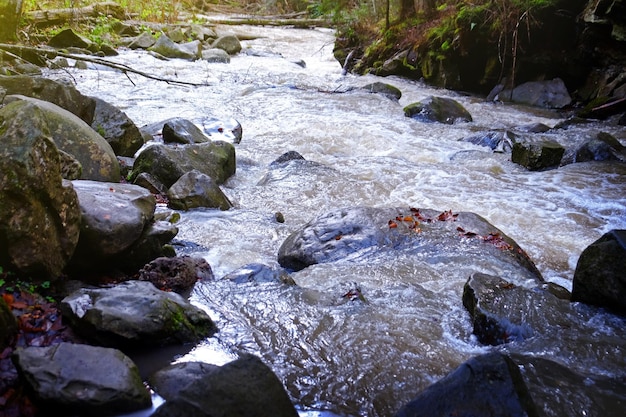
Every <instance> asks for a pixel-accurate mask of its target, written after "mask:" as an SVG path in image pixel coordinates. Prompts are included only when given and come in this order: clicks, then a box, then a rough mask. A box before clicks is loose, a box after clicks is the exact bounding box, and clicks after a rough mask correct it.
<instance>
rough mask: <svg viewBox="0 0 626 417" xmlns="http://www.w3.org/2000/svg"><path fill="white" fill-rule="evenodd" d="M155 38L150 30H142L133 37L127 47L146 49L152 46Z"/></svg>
mask: <svg viewBox="0 0 626 417" xmlns="http://www.w3.org/2000/svg"><path fill="white" fill-rule="evenodd" d="M155 43H156V39H154V36H152V34H151V33H150V32H142V33H141V34H140V35H139V36H137V37H135V38H133V39H132V40H131V41H130V43H129V44H128V47H129V48H130V49H148V48H151V47H152V46H154V44H155Z"/></svg>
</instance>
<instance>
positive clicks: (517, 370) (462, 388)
mask: <svg viewBox="0 0 626 417" xmlns="http://www.w3.org/2000/svg"><path fill="white" fill-rule="evenodd" d="M625 387H626V386H625V385H624V383H623V382H620V381H617V380H613V379H610V378H606V377H602V376H595V375H585V374H581V373H577V372H574V371H572V370H570V369H568V368H567V367H565V366H563V365H561V364H559V363H557V362H553V361H550V360H548V359H544V358H538V357H532V356H527V355H518V354H513V355H505V354H502V353H498V352H494V353H488V354H485V355H481V356H477V357H475V358H472V359H470V360H469V361H467V362H465V363H463V364H462V365H461V366H459V367H458V368H457V369H456V370H455V371H454V372H452V373H450V374H449V375H448V376H446V377H445V378H443V379H441V380H439V381H438V382H436V383H435V384H433V385H432V386H430V387H429V388H427V389H426V390H424V391H423V392H422V393H420V394H419V395H418V396H417V397H416V398H415V399H414V400H413V401H411V402H410V403H408V404H406V405H405V406H404V407H402V409H400V411H399V412H398V413H397V414H396V415H395V417H418V416H424V417H427V416H428V417H444V416H450V415H459V416H470V415H471V416H475V415H476V416H492V417H496V416H519V417H525V416H546V417H547V416H568V415H575V414H577V413H580V412H581V410H583V411H584V412H585V414H586V415H588V416H594V417H596V416H597V417H600V416H612V417H617V416H620V415H621V413H622V404H623V403H624V401H625V400H626V396H625V395H624V394H623V393H624V392H625V391H624V388H625Z"/></svg>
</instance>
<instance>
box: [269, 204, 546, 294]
mask: <svg viewBox="0 0 626 417" xmlns="http://www.w3.org/2000/svg"><path fill="white" fill-rule="evenodd" d="M385 254H387V255H392V256H402V254H406V255H407V256H412V257H413V258H414V259H415V260H416V261H419V260H423V262H424V263H428V262H431V261H430V260H431V259H435V260H436V261H437V262H438V263H442V264H446V266H447V267H449V268H451V269H453V268H458V269H459V270H464V269H466V268H468V266H469V265H476V264H479V263H480V265H481V268H483V269H484V270H487V269H492V270H493V271H500V272H498V274H501V273H502V274H504V275H506V274H508V275H509V276H514V277H516V278H517V279H518V280H519V281H520V282H525V281H530V282H532V283H538V282H540V281H541V280H542V279H541V274H540V273H539V271H538V270H537V268H536V267H535V265H534V263H533V262H532V261H531V260H530V259H529V258H528V256H527V255H526V254H525V252H524V251H523V250H522V249H521V248H520V247H519V246H518V245H517V244H516V243H515V242H514V241H513V240H512V239H511V238H509V237H508V236H506V235H505V234H504V233H502V232H501V231H500V230H498V229H497V228H496V227H495V226H493V225H491V224H490V223H489V222H487V221H486V220H485V219H483V218H482V217H480V216H478V215H477V214H474V213H469V212H461V213H452V212H450V211H448V212H437V211H434V210H429V209H417V208H408V207H407V208H404V209H403V208H374V207H352V208H343V209H337V210H333V211H330V212H328V213H325V214H322V215H320V216H318V217H317V218H316V219H313V220H311V221H310V222H309V223H307V224H305V225H304V226H303V227H301V228H300V229H299V230H297V231H295V232H293V233H292V234H291V235H290V236H289V237H287V239H286V240H285V241H284V242H283V244H282V245H281V247H280V249H279V251H278V262H279V263H280V264H281V265H282V266H283V267H284V268H287V269H291V270H296V271H298V270H301V269H304V268H306V267H307V266H310V265H315V264H321V263H330V262H340V261H349V262H358V261H359V260H360V259H370V257H372V256H374V257H376V256H381V255H385ZM505 271H506V272H505Z"/></svg>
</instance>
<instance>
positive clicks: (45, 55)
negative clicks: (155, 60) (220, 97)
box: [0, 44, 210, 87]
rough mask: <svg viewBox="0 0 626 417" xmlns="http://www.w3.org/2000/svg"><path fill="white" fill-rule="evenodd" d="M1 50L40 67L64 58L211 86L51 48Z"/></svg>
mask: <svg viewBox="0 0 626 417" xmlns="http://www.w3.org/2000/svg"><path fill="white" fill-rule="evenodd" d="M0 50H4V51H6V52H9V53H11V54H14V55H17V56H19V57H20V58H23V59H25V60H27V61H29V62H32V63H34V64H36V65H40V66H42V65H44V64H45V61H46V60H51V59H54V58H56V57H62V58H69V59H74V60H77V61H84V62H90V63H92V64H98V65H103V66H106V67H109V68H113V69H116V70H118V71H120V72H122V73H124V74H125V75H126V76H128V74H136V75H140V76H142V77H144V78H148V79H151V80H156V81H161V82H164V83H167V84H174V85H186V86H192V87H206V86H208V85H210V84H208V83H194V82H190V81H180V80H174V79H171V78H162V77H158V76H156V75H152V74H149V73H146V72H143V71H139V70H136V69H134V68H132V67H130V66H128V65H126V64H119V63H117V62H111V61H108V60H106V59H103V58H98V57H90V56H83V55H74V54H68V53H65V52H60V51H57V50H55V49H51V48H35V47H30V46H21V45H11V44H0ZM131 82H132V80H131Z"/></svg>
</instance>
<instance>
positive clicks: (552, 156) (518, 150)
mask: <svg viewBox="0 0 626 417" xmlns="http://www.w3.org/2000/svg"><path fill="white" fill-rule="evenodd" d="M564 154H565V148H564V147H563V146H561V144H559V143H558V142H555V141H554V140H552V139H543V138H527V139H525V140H518V141H516V142H515V143H514V144H513V151H512V153H511V161H513V162H514V163H516V164H519V165H522V166H523V167H525V168H527V169H529V170H531V171H537V170H542V169H549V168H556V167H558V166H559V165H560V164H561V160H562V158H563V155H564Z"/></svg>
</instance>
